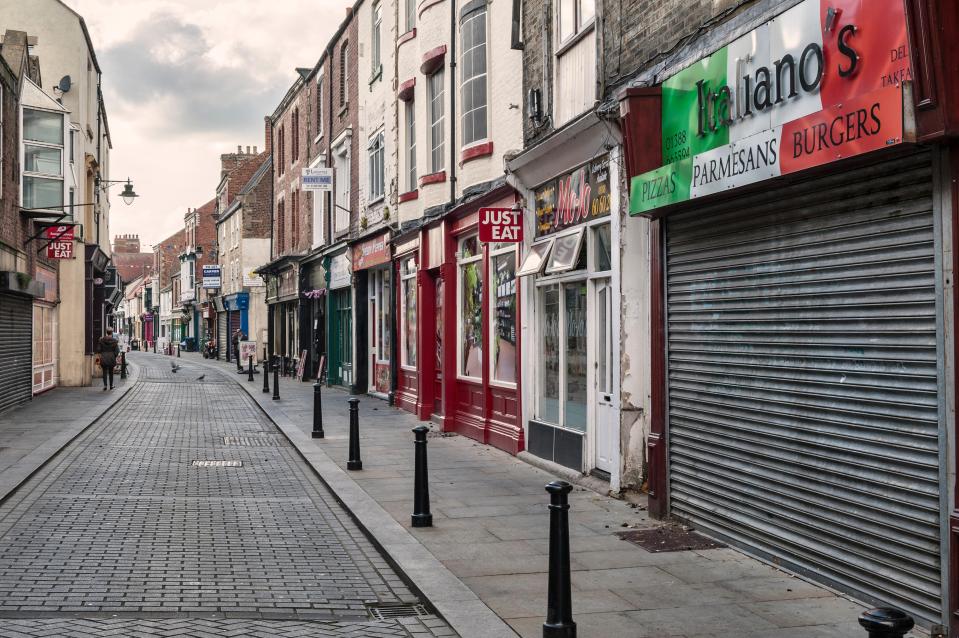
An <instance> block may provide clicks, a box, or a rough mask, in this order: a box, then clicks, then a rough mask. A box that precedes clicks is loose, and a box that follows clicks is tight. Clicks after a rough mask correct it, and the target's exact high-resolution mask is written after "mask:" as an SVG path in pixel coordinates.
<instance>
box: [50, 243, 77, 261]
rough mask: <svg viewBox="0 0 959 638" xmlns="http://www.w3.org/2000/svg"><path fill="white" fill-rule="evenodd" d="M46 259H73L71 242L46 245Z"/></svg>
mask: <svg viewBox="0 0 959 638" xmlns="http://www.w3.org/2000/svg"><path fill="white" fill-rule="evenodd" d="M47 259H73V240H72V239H70V240H68V241H64V240H62V239H58V240H56V241H51V242H50V243H49V244H47Z"/></svg>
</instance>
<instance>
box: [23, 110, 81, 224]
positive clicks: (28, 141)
mask: <svg viewBox="0 0 959 638" xmlns="http://www.w3.org/2000/svg"><path fill="white" fill-rule="evenodd" d="M63 152H64V119H63V114H62V113H54V112H51V111H41V110H37V109H29V108H24V109H23V207H24V208H50V209H55V208H62V207H63V183H64V182H63ZM64 212H66V213H67V215H72V210H67V211H64Z"/></svg>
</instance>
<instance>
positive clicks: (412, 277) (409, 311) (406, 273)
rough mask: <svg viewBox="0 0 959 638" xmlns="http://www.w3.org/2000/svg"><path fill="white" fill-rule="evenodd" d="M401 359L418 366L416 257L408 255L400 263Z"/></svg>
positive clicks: (406, 364) (403, 363) (412, 365)
mask: <svg viewBox="0 0 959 638" xmlns="http://www.w3.org/2000/svg"><path fill="white" fill-rule="evenodd" d="M400 303H401V304H402V313H403V316H402V325H401V327H400V339H401V343H400V352H401V358H400V361H401V362H402V365H403V366H405V367H407V368H416V320H417V319H416V258H415V257H408V258H406V259H404V260H403V261H402V263H401V264H400Z"/></svg>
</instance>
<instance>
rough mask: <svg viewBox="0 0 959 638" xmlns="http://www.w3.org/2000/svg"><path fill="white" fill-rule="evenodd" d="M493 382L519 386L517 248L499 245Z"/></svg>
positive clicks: (493, 266)
mask: <svg viewBox="0 0 959 638" xmlns="http://www.w3.org/2000/svg"><path fill="white" fill-rule="evenodd" d="M490 282H491V283H492V285H491V286H490V296H491V298H490V307H491V308H492V311H491V313H490V315H491V316H490V319H491V324H492V325H491V330H490V335H491V338H492V341H493V344H492V348H493V356H492V361H491V362H490V364H491V366H492V379H493V380H494V381H498V382H501V383H516V354H517V352H516V350H517V348H516V346H517V343H516V245H515V244H498V245H495V246H493V247H492V250H491V252H490Z"/></svg>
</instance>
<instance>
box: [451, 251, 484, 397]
mask: <svg viewBox="0 0 959 638" xmlns="http://www.w3.org/2000/svg"><path fill="white" fill-rule="evenodd" d="M457 269H458V272H459V277H458V283H459V289H458V293H459V315H460V320H459V343H460V344H462V345H461V346H460V350H459V364H458V366H459V374H460V375H461V376H464V377H473V378H476V379H479V378H482V376H483V252H482V247H481V245H480V242H479V238H478V237H477V236H476V235H470V236H468V237H464V238H463V239H461V240H460V242H459V252H458V256H457Z"/></svg>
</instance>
